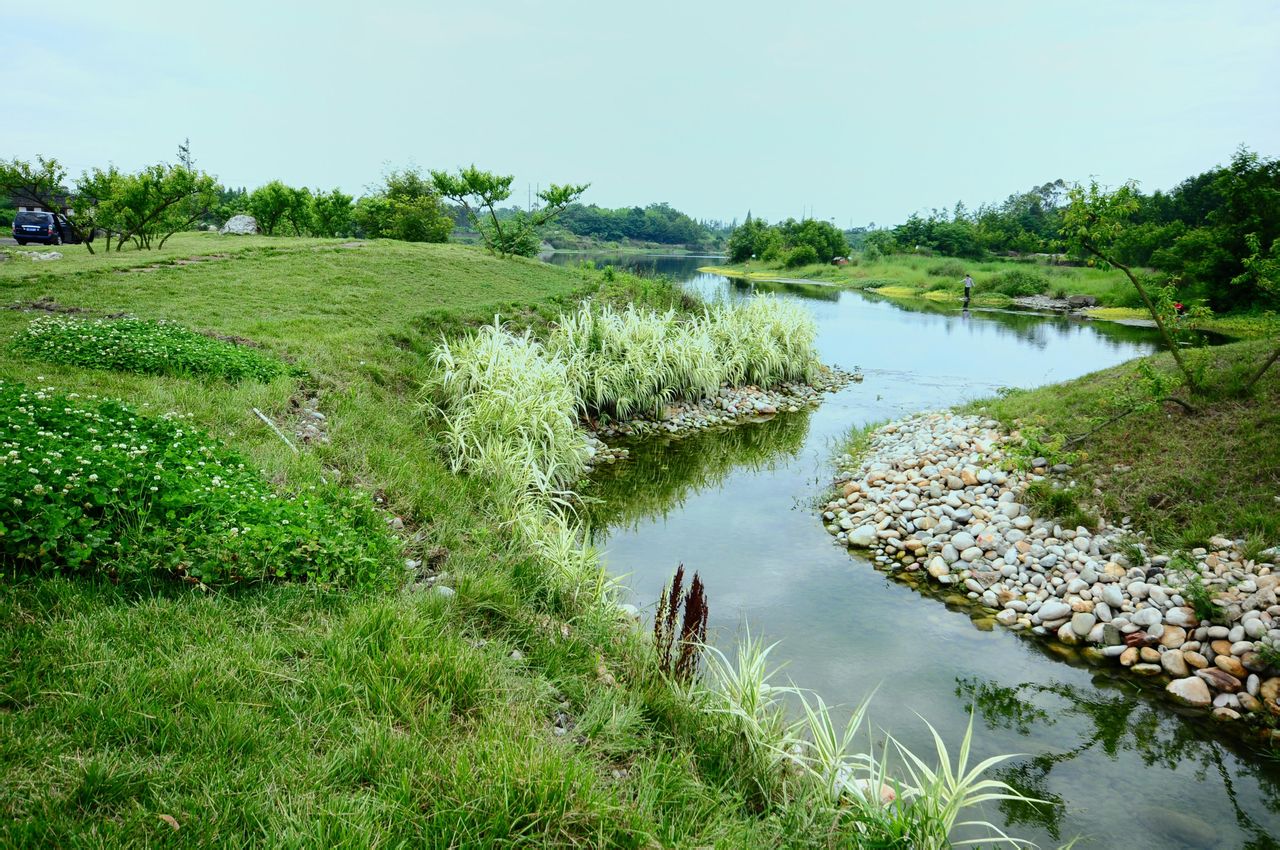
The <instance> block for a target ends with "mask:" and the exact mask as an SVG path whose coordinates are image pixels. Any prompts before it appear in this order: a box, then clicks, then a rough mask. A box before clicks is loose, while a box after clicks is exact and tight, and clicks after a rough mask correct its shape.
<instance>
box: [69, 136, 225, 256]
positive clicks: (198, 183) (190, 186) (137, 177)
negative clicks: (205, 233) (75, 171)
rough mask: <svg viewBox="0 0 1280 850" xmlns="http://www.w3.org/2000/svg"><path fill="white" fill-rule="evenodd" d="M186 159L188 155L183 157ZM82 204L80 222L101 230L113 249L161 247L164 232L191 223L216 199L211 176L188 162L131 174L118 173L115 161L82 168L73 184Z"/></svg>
mask: <svg viewBox="0 0 1280 850" xmlns="http://www.w3.org/2000/svg"><path fill="white" fill-rule="evenodd" d="M188 162H189V159H188ZM76 189H77V193H78V194H79V196H80V197H82V198H93V199H94V200H93V202H92V203H84V204H82V206H84V210H83V211H82V212H80V213H79V214H80V216H81V217H82V219H83V220H84V221H85V223H86V226H92V227H94V228H98V229H101V230H103V231H105V232H106V234H107V249H108V250H110V248H111V239H112V237H113V236H114V238H115V240H116V250H117V251H119V250H120V249H121V247H122V246H123V245H124V243H125V242H133V244H134V245H135V246H136V247H138V248H143V249H150V248H151V247H153V246H152V243H153V242H157V243H158V244H157V245H156V246H155V247H163V246H164V243H165V241H166V240H168V238H169V237H170V236H172V235H173V234H174V233H176V232H178V231H180V230H187V229H190V228H191V227H193V226H194V225H195V224H196V223H197V222H198V221H200V220H201V219H202V218H204V217H205V216H206V215H207V214H208V213H209V211H210V209H212V208H213V206H214V204H216V203H217V201H218V192H217V182H216V181H215V180H214V179H213V177H211V176H209V175H208V174H205V173H203V172H199V171H196V170H194V169H193V168H190V167H189V166H188V165H185V164H179V165H169V164H164V163H160V164H157V165H151V166H147V167H146V168H143V169H141V170H140V171H138V172H137V173H134V174H129V173H126V172H122V171H120V170H119V169H117V168H116V167H115V166H108V167H107V168H106V169H105V170H103V169H101V168H94V169H92V170H91V171H87V172H85V174H84V175H83V176H82V177H81V178H80V181H79V182H78V183H77V184H76Z"/></svg>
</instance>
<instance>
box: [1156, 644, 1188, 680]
mask: <svg viewBox="0 0 1280 850" xmlns="http://www.w3.org/2000/svg"><path fill="white" fill-rule="evenodd" d="M1160 666H1161V667H1163V668H1164V672H1166V673H1168V674H1169V675H1170V676H1174V677H1183V676H1186V675H1187V672H1188V671H1187V662H1186V659H1184V658H1183V657H1182V653H1181V652H1178V651H1177V650H1176V649H1174V650H1170V651H1169V652H1165V653H1161V655H1160Z"/></svg>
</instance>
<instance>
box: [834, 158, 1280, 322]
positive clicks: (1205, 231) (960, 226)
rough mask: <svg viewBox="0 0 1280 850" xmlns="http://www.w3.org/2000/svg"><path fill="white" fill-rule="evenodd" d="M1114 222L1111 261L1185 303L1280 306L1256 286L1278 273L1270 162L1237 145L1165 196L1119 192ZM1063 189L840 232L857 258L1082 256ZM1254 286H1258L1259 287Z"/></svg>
mask: <svg viewBox="0 0 1280 850" xmlns="http://www.w3.org/2000/svg"><path fill="white" fill-rule="evenodd" d="M1122 188H1123V190H1124V195H1125V199H1126V204H1125V214H1124V216H1123V217H1122V218H1121V219H1119V220H1117V221H1115V222H1114V224H1115V226H1116V227H1117V228H1118V229H1117V232H1116V235H1115V239H1114V240H1113V241H1112V242H1111V243H1110V248H1109V255H1110V257H1111V258H1112V260H1113V261H1115V262H1118V263H1121V264H1124V265H1125V266H1129V267H1134V268H1146V269H1151V270H1153V271H1155V272H1157V273H1158V274H1159V275H1161V276H1163V277H1164V278H1165V279H1167V280H1169V281H1171V282H1173V283H1174V285H1175V286H1176V288H1177V289H1178V291H1179V293H1180V294H1181V295H1182V296H1183V297H1184V300H1185V299H1191V298H1201V299H1204V300H1205V301H1206V302H1207V303H1208V304H1209V305H1210V306H1211V307H1212V308H1213V309H1214V310H1217V311H1220V312H1221V311H1231V310H1238V309H1247V308H1252V307H1263V308H1280V298H1278V297H1277V294H1276V293H1275V292H1273V291H1272V287H1269V286H1268V285H1267V284H1266V281H1267V280H1268V278H1267V275H1268V274H1271V275H1274V274H1275V271H1274V270H1275V269H1276V268H1277V267H1280V160H1276V159H1270V158H1266V157H1263V156H1260V155H1259V154H1257V153H1256V152H1254V151H1251V150H1249V149H1247V148H1244V147H1241V148H1239V149H1238V150H1237V151H1236V152H1235V153H1234V155H1233V156H1232V157H1231V160H1230V162H1229V163H1227V164H1226V165H1220V166H1215V167H1213V168H1211V169H1209V170H1207V171H1205V172H1203V173H1201V174H1197V175H1195V176H1192V177H1188V178H1187V179H1185V180H1183V181H1182V182H1181V183H1179V184H1178V185H1177V186H1175V187H1173V188H1172V189H1170V190H1168V191H1162V190H1156V191H1154V192H1151V193H1150V194H1146V193H1143V192H1141V191H1140V190H1139V189H1138V187H1137V184H1136V183H1132V182H1131V183H1128V184H1126V185H1125V186H1124V187H1122ZM1076 189H1078V187H1073V186H1072V185H1069V184H1068V183H1066V182H1065V181H1063V180H1055V181H1053V182H1050V183H1045V184H1043V185H1041V186H1037V187H1035V188H1033V189H1031V190H1030V191H1027V192H1021V193H1016V194H1013V195H1010V196H1009V197H1008V198H1007V199H1006V200H1004V201H1003V202H1001V203H999V204H989V205H983V206H980V207H978V208H977V209H976V210H973V211H969V210H968V209H966V208H965V206H964V204H963V203H958V204H956V206H955V207H954V208H953V209H952V210H951V211H950V212H948V211H945V210H942V211H940V210H936V209H935V210H933V211H932V212H930V213H929V214H928V215H919V214H915V215H912V216H911V217H910V218H908V219H907V220H906V221H905V222H903V223H902V224H899V225H897V226H895V227H891V228H883V229H874V228H860V229H857V230H855V231H851V232H850V234H849V235H850V237H851V242H852V244H853V245H854V246H855V247H857V248H859V249H861V251H862V252H863V256H864V257H865V258H870V259H874V258H876V257H878V256H880V255H883V254H889V253H930V254H937V255H941V256H947V257H959V258H962V259H982V258H985V257H990V256H1002V255H1003V256H1008V255H1028V254H1048V255H1053V256H1054V257H1055V258H1062V259H1066V260H1068V261H1080V262H1084V261H1087V260H1089V259H1090V258H1089V257H1088V256H1087V255H1085V254H1082V253H1080V252H1079V251H1078V250H1074V249H1073V246H1072V244H1071V239H1070V238H1069V237H1070V235H1069V233H1067V232H1066V230H1065V229H1064V228H1065V227H1066V223H1067V222H1066V219H1067V212H1068V210H1069V209H1070V206H1071V203H1072V195H1073V191H1075V190H1076ZM1259 281H1262V282H1261V283H1260V282H1259Z"/></svg>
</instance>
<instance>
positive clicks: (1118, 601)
mask: <svg viewBox="0 0 1280 850" xmlns="http://www.w3.org/2000/svg"><path fill="white" fill-rule="evenodd" d="M1102 601H1103V602H1105V603H1107V604H1108V605H1110V606H1111V607H1112V608H1113V609H1115V610H1116V611H1119V610H1120V608H1121V607H1122V606H1123V605H1124V591H1122V590H1121V589H1120V586H1119V585H1115V584H1108V585H1105V586H1104V587H1103V588H1102Z"/></svg>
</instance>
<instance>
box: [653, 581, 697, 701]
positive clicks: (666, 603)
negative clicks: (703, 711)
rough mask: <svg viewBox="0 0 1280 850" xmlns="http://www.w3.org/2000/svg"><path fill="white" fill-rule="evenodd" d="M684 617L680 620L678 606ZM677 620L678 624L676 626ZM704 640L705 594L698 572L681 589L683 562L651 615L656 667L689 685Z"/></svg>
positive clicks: (670, 676) (695, 671)
mask: <svg viewBox="0 0 1280 850" xmlns="http://www.w3.org/2000/svg"><path fill="white" fill-rule="evenodd" d="M681 608H683V609H684V619H683V620H682V621H681V620H680V609H681ZM677 621H679V626H677ZM706 640H707V593H706V589H705V587H704V586H703V584H702V579H701V578H700V577H699V576H698V574H697V573H694V574H693V580H692V582H690V584H689V589H688V590H687V591H686V590H685V588H684V564H681V565H680V566H678V567H676V574H675V577H674V578H672V579H671V584H670V585H669V586H668V587H667V589H666V590H665V591H664V592H663V593H662V595H661V596H659V597H658V610H657V613H656V614H655V615H654V618H653V643H654V646H655V647H656V648H657V650H658V668H659V669H660V670H661V671H662V672H663V673H664V674H666V675H667V676H668V677H669V678H671V679H673V680H675V681H676V682H680V683H681V684H686V685H687V684H689V683H690V682H692V681H693V677H694V674H695V673H697V672H698V657H699V654H700V653H701V651H702V646H703V645H704V644H705V643H706Z"/></svg>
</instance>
